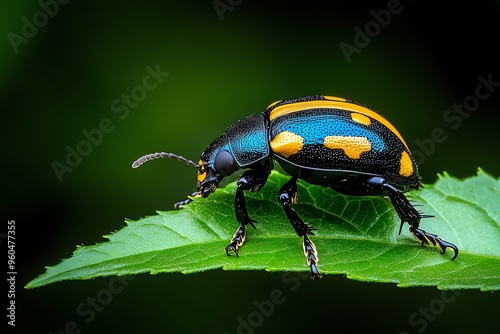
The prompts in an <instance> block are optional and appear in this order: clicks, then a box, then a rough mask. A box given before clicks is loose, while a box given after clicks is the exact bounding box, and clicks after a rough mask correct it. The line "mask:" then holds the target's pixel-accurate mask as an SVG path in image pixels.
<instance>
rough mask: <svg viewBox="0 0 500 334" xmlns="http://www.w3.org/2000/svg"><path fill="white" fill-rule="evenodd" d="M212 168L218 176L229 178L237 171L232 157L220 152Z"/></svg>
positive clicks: (229, 154)
mask: <svg viewBox="0 0 500 334" xmlns="http://www.w3.org/2000/svg"><path fill="white" fill-rule="evenodd" d="M214 168H215V171H216V172H217V174H219V175H220V176H229V175H231V174H233V173H234V172H235V171H236V170H237V169H238V167H237V166H236V164H235V161H234V158H233V155H232V154H231V153H229V152H228V151H220V152H219V153H217V156H216V157H215V161H214Z"/></svg>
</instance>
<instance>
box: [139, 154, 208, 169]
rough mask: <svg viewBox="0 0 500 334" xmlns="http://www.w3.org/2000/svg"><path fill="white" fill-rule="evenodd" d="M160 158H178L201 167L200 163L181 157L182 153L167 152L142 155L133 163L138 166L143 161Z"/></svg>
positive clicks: (190, 164)
mask: <svg viewBox="0 0 500 334" xmlns="http://www.w3.org/2000/svg"><path fill="white" fill-rule="evenodd" d="M160 158H170V159H176V160H179V161H182V162H185V163H186V164H188V165H189V166H193V167H196V168H200V165H198V164H196V163H194V162H193V161H191V160H188V159H186V158H184V157H181V156H180V155H176V154H173V153H165V152H160V153H152V154H147V155H144V156H142V157H140V158H139V159H137V160H136V161H134V163H133V164H132V168H137V167H139V166H140V165H142V164H143V163H145V162H146V161H150V160H155V159H160Z"/></svg>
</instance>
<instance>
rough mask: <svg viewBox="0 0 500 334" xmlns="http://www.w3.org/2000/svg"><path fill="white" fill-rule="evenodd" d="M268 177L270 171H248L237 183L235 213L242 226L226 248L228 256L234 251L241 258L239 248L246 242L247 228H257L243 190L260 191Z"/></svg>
mask: <svg viewBox="0 0 500 334" xmlns="http://www.w3.org/2000/svg"><path fill="white" fill-rule="evenodd" d="M268 176H269V172H268V171H264V170H255V169H247V170H245V172H244V173H243V174H242V175H241V177H240V178H239V179H238V182H237V183H236V184H237V186H238V190H236V197H235V200H234V211H235V213H236V220H237V221H238V222H239V223H240V226H239V227H238V229H237V230H236V232H235V233H234V235H233V238H232V239H231V242H230V243H229V245H228V246H227V247H226V248H225V251H226V254H227V255H230V254H229V252H231V251H233V252H234V254H236V256H239V254H238V248H239V247H240V246H241V245H243V242H245V238H246V226H247V225H250V226H252V227H253V228H255V225H254V224H253V223H256V221H255V220H253V219H251V218H250V217H249V216H248V210H247V205H246V202H245V195H244V194H243V190H248V191H259V190H260V189H261V188H262V187H263V186H264V184H265V183H266V181H267V177H268Z"/></svg>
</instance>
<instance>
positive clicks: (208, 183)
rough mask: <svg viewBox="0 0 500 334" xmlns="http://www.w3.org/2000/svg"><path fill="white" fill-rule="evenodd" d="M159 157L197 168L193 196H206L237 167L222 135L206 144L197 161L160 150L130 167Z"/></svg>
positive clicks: (135, 166)
mask: <svg viewBox="0 0 500 334" xmlns="http://www.w3.org/2000/svg"><path fill="white" fill-rule="evenodd" d="M159 158H170V159H176V160H179V161H182V162H184V163H186V164H188V165H189V166H192V167H196V169H198V178H197V179H198V182H197V183H196V188H197V189H198V191H197V192H196V193H194V194H193V195H192V196H195V197H198V196H201V197H208V196H209V195H210V194H211V193H213V192H214V191H215V189H217V187H218V186H219V183H220V182H221V181H222V179H223V178H224V177H226V176H229V175H231V174H233V173H234V172H236V171H237V170H238V168H239V167H238V164H237V163H236V160H235V159H234V156H233V154H232V153H231V150H230V149H229V144H228V142H227V139H226V137H225V136H224V135H223V136H221V137H219V138H217V139H216V140H214V141H213V142H212V143H211V144H210V145H208V147H207V149H206V150H205V152H203V154H202V155H201V158H200V161H199V162H198V163H194V162H193V161H191V160H188V159H186V158H184V157H181V156H179V155H176V154H173V153H165V152H161V153H153V154H148V155H145V156H143V157H141V158H139V159H138V160H136V161H135V162H134V163H133V164H132V168H137V167H139V166H140V165H142V164H143V163H145V162H146V161H150V160H154V159H159Z"/></svg>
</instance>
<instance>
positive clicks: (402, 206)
mask: <svg viewBox="0 0 500 334" xmlns="http://www.w3.org/2000/svg"><path fill="white" fill-rule="evenodd" d="M368 182H369V183H372V185H376V184H378V185H379V186H381V187H382V188H384V189H385V190H386V192H387V194H388V195H389V199H390V200H391V203H392V205H393V206H394V209H395V210H396V212H397V214H398V216H399V218H400V219H401V226H400V228H399V233H401V228H402V227H403V224H404V223H405V222H407V223H408V225H410V233H411V234H412V235H413V236H414V237H415V239H416V240H417V241H418V242H419V243H420V244H421V245H422V246H424V245H431V244H432V245H433V246H436V247H439V249H440V251H441V254H444V253H445V252H446V248H451V249H452V250H453V252H454V255H453V257H452V258H451V259H452V260H454V259H455V258H456V257H457V256H458V248H457V246H455V245H454V244H452V243H450V242H448V241H444V240H443V239H441V238H440V237H438V236H437V235H435V234H432V233H427V232H426V231H424V230H422V229H420V228H419V225H420V220H421V219H422V218H427V217H432V216H428V215H424V214H422V213H420V212H419V211H418V210H417V209H415V207H414V206H413V205H412V204H411V203H410V201H408V199H407V198H406V196H405V195H404V194H403V192H402V191H400V190H398V189H397V188H395V187H393V186H391V185H390V184H388V183H387V182H385V180H384V179H383V178H380V177H372V178H371V179H369V180H368Z"/></svg>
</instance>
